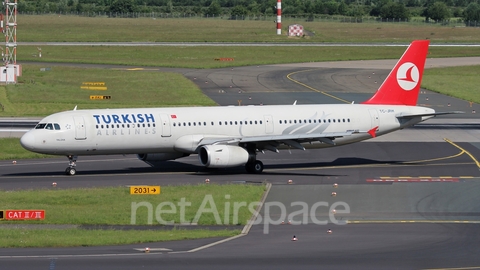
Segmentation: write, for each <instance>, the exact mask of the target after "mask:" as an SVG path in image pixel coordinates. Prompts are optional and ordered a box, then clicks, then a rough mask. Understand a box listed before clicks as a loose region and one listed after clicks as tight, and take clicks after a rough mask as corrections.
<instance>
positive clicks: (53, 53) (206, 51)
mask: <svg viewBox="0 0 480 270" xmlns="http://www.w3.org/2000/svg"><path fill="white" fill-rule="evenodd" d="M406 48H407V47H406V46H398V47H384V46H371V47H369V46H362V47H351V46H347V47H342V46H331V47H330V46H327V47H314V46H302V47H296V46H288V47H284V46H278V47H255V46H248V47H237V46H214V47H210V46H193V47H191V46H177V47H173V46H153V47H149V46H146V47H138V48H136V49H132V47H121V46H120V47H118V46H42V58H38V57H37V56H36V55H38V53H37V52H36V51H37V49H36V47H33V46H20V47H19V49H18V52H17V58H18V59H20V60H21V61H35V62H63V63H94V64H115V65H130V66H149V67H177V68H198V69H203V68H222V67H235V66H255V65H266V64H282V63H303V62H323V61H346V60H372V59H396V58H399V57H400V56H401V55H402V54H403V52H404V51H405V49H406ZM464 56H480V47H431V48H430V50H429V55H428V57H430V58H439V57H464ZM221 57H228V58H234V61H215V58H221Z"/></svg>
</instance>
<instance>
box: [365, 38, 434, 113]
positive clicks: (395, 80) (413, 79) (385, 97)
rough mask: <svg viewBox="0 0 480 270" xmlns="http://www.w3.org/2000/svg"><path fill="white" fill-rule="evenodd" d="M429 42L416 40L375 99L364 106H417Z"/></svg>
mask: <svg viewBox="0 0 480 270" xmlns="http://www.w3.org/2000/svg"><path fill="white" fill-rule="evenodd" d="M429 43H430V41H429V40H415V41H413V42H412V43H411V44H410V46H409V47H408V48H407V50H406V51H405V53H404V54H403V55H402V57H401V58H400V60H398V62H397V64H396V65H395V67H394V68H393V69H392V71H391V72H390V74H388V76H387V78H386V79H385V81H384V82H383V83H382V85H381V86H380V88H378V90H377V92H376V93H375V95H373V97H371V98H370V99H369V100H367V101H365V102H363V104H378V105H410V106H415V105H417V100H418V94H419V92H420V84H421V82H422V75H423V68H424V67H425V60H426V58H427V53H428V45H429Z"/></svg>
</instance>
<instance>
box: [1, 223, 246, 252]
mask: <svg viewBox="0 0 480 270" xmlns="http://www.w3.org/2000/svg"><path fill="white" fill-rule="evenodd" d="M239 233H240V231H238V230H216V231H210V230H181V229H178V230H166V231H164V230H142V231H136V230H126V231H119V230H82V229H65V230H55V229H2V228H0V235H2V241H1V242H0V247H1V248H27V247H78V246H82V247H87V246H104V245H127V244H137V243H151V242H165V241H174V240H188V239H199V238H211V237H230V236H234V235H237V234H239Z"/></svg>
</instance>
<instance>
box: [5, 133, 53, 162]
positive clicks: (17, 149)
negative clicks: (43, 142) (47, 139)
mask: <svg viewBox="0 0 480 270" xmlns="http://www.w3.org/2000/svg"><path fill="white" fill-rule="evenodd" d="M47 157H53V156H50V155H42V154H37V153H33V152H30V151H28V150H25V149H24V148H23V147H22V146H21V145H20V139H18V138H0V160H15V159H33V158H47Z"/></svg>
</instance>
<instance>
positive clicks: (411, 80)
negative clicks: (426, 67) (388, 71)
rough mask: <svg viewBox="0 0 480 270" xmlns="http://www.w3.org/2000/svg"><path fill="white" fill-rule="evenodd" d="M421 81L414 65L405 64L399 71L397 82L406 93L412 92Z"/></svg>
mask: <svg viewBox="0 0 480 270" xmlns="http://www.w3.org/2000/svg"><path fill="white" fill-rule="evenodd" d="M419 79H420V72H418V68H417V66H416V65H415V64H414V63H410V62H407V63H403V64H402V65H401V66H400V67H399V68H398V69H397V82H398V85H400V87H401V88H402V89H403V90H405V91H410V90H412V89H413V88H415V86H417V84H418V80H419Z"/></svg>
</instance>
